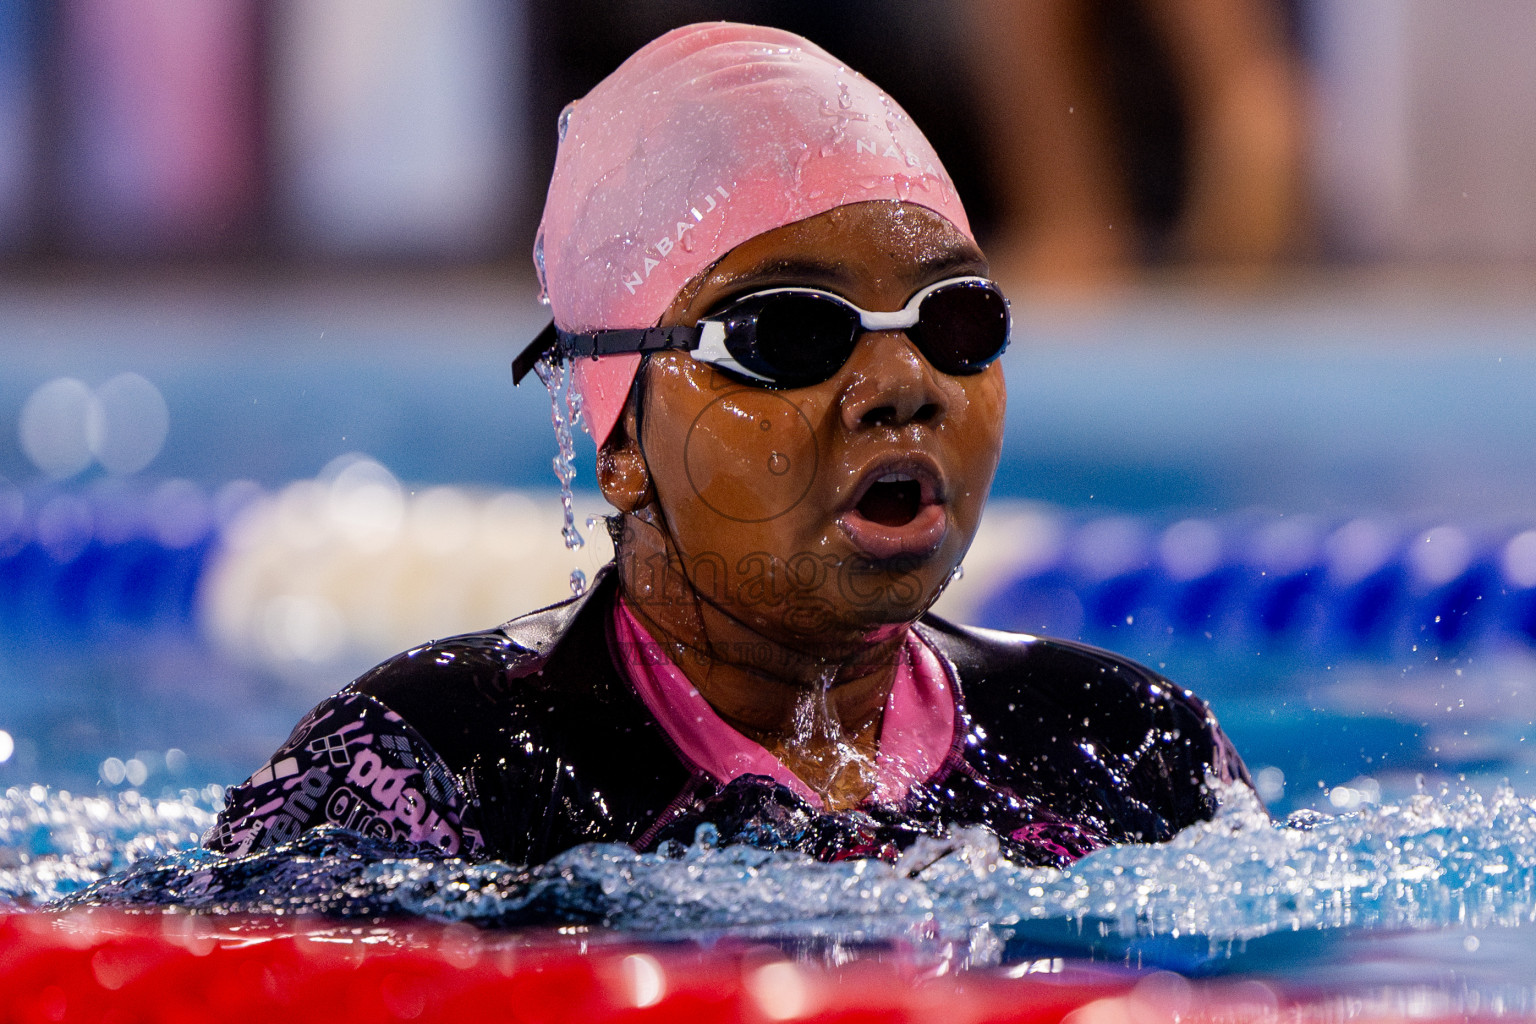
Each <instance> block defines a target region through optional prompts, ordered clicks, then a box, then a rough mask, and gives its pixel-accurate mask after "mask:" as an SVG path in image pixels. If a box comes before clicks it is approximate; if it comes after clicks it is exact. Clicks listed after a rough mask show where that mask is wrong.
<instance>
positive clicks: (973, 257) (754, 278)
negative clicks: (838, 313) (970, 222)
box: [730, 249, 987, 294]
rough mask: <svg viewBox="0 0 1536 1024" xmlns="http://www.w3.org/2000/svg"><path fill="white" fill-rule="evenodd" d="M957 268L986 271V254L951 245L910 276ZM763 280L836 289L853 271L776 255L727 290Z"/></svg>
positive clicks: (931, 276)
mask: <svg viewBox="0 0 1536 1024" xmlns="http://www.w3.org/2000/svg"><path fill="white" fill-rule="evenodd" d="M956 270H965V271H970V272H973V273H980V274H985V273H986V272H987V261H986V258H985V257H984V256H982V255H981V253H980V252H977V251H974V250H972V251H969V252H967V251H966V250H964V249H951V250H949V251H948V252H943V253H937V254H935V255H934V256H933V257H931V258H927V259H923V260H920V261H919V262H918V272H917V273H916V274H914V275H913V278H914V280H916V281H921V282H923V283H927V282H929V281H938V280H942V279H943V278H945V277H947V276H953V274H952V272H953V271H956ZM764 280H772V281H773V282H774V283H775V284H785V285H822V286H831V287H832V288H833V289H834V290H835V288H836V286H839V285H847V284H850V283H852V281H853V274H852V273H851V272H850V271H849V269H848V265H847V264H846V263H843V262H842V261H840V260H839V261H836V262H831V261H824V260H819V259H799V258H794V257H777V258H773V259H768V260H764V261H763V262H762V263H760V264H758V265H757V266H755V267H750V268H748V269H747V270H744V271H742V272H741V273H740V274H737V275H736V276H735V279H734V281H733V282H732V287H731V289H730V290H731V292H733V293H737V294H739V293H740V292H741V291H743V290H749V289H751V288H753V287H757V286H758V285H759V284H760V283H761V282H763V281H764ZM919 286H920V285H919Z"/></svg>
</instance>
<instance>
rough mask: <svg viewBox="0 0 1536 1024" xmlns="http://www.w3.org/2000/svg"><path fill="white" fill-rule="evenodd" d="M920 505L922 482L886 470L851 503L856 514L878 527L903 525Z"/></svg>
mask: <svg viewBox="0 0 1536 1024" xmlns="http://www.w3.org/2000/svg"><path fill="white" fill-rule="evenodd" d="M922 507H923V485H922V484H920V483H918V481H917V479H916V478H914V477H911V476H908V475H907V474H905V473H887V474H885V476H882V477H881V478H880V479H878V480H876V481H875V482H874V483H872V484H870V485H869V490H867V491H865V492H864V497H862V498H860V499H859V503H858V504H857V505H855V506H854V508H856V509H857V510H858V512H859V515H861V516H863V517H864V518H865V519H868V520H869V521H870V522H872V523H879V524H880V525H881V526H906V525H907V524H908V523H910V522H911V521H912V520H914V519H916V518H917V514H918V512H920V511H921V510H922Z"/></svg>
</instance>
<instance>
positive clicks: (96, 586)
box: [0, 480, 1536, 659]
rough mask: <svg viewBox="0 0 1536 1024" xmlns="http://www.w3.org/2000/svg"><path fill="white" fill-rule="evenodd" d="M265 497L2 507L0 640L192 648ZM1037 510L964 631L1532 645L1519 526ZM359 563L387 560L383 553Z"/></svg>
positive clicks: (170, 489) (1328, 644)
mask: <svg viewBox="0 0 1536 1024" xmlns="http://www.w3.org/2000/svg"><path fill="white" fill-rule="evenodd" d="M448 490H451V489H444V488H437V489H435V491H434V493H435V494H436V495H437V497H438V498H439V499H441V498H442V496H443V494H444V492H446V491H448ZM264 497H267V495H264V494H263V492H261V491H259V490H258V489H256V488H255V487H254V486H253V485H249V484H235V485H230V486H228V487H226V488H223V489H222V490H221V491H218V492H208V491H206V490H204V489H201V488H199V487H197V486H195V485H193V484H190V483H187V482H186V481H180V480H173V481H166V482H160V483H135V484H132V485H127V484H117V485H114V486H100V487H96V488H83V489H66V488H60V487H50V488H34V489H31V490H27V491H22V490H18V489H14V488H11V489H7V490H4V491H0V635H5V636H9V637H12V638H15V639H27V638H34V639H35V638H38V637H43V636H64V637H68V636H86V635H104V636H111V635H114V634H120V633H123V632H125V631H126V632H144V631H170V632H180V633H188V634H196V633H198V632H200V631H202V630H203V629H204V627H205V625H206V623H205V622H204V621H203V620H204V618H205V617H206V612H205V610H204V608H203V605H202V602H201V598H202V596H203V593H204V590H205V588H206V587H207V585H208V583H209V580H210V578H211V577H212V576H213V575H214V574H215V573H217V572H218V571H219V567H220V565H221V564H222V563H221V560H223V559H225V558H226V557H227V555H228V552H229V549H230V545H229V543H228V542H229V539H230V536H231V534H232V532H234V531H237V530H238V529H239V528H240V524H241V517H242V515H244V514H245V512H246V511H248V510H250V509H251V508H254V507H256V506H259V505H260V504H261V501H262V499H263V498H264ZM504 498H505V500H504V502H503V503H504V504H505V503H506V502H509V501H511V500H513V499H514V498H516V500H519V501H527V500H528V499H525V498H523V497H521V496H515V495H510V494H509V495H507V496H504ZM467 500H469V499H466V501H467ZM476 500H478V501H480V502H482V503H484V502H486V501H487V500H490V499H487V498H486V497H485V496H484V495H483V494H481V495H480V496H479V497H478V498H477V499H476ZM533 500H534V503H535V504H537V500H536V499H533ZM477 507H478V506H477ZM1031 511H1032V519H1033V521H1034V522H1035V523H1036V524H1037V526H1038V528H1039V529H1041V530H1042V532H1043V533H1046V534H1049V535H1050V540H1049V542H1048V543H1041V544H1035V545H1034V546H1033V547H1032V548H1031V551H1030V555H1029V557H1027V558H1023V557H1020V556H1018V555H1017V554H1015V553H1011V552H1010V550H1005V549H1004V548H1003V547H1002V546H1000V545H999V544H997V543H996V540H995V538H990V539H989V537H988V535H987V533H986V531H985V530H984V531H983V533H982V535H981V536H980V537H979V538H978V540H977V543H976V546H975V547H974V548H973V550H972V553H971V556H970V562H971V563H972V564H973V565H975V564H985V565H987V566H988V573H987V583H986V585H985V588H984V590H982V591H981V592H979V593H977V592H974V590H973V592H972V593H970V594H969V596H968V597H967V600H966V603H967V605H968V607H967V617H968V618H970V619H971V620H972V621H975V622H977V623H978V624H981V625H986V626H991V627H994V628H1000V629H1014V630H1020V631H1023V632H1033V633H1043V634H1050V635H1058V636H1068V637H1081V638H1083V639H1085V640H1088V641H1090V642H1098V643H1104V644H1108V645H1111V646H1114V645H1119V646H1121V647H1125V646H1126V645H1127V644H1133V645H1135V646H1136V647H1137V648H1138V649H1139V650H1156V649H1157V648H1158V646H1159V645H1160V644H1165V643H1167V644H1171V643H1180V642H1187V641H1189V640H1205V641H1208V642H1209V643H1210V644H1212V645H1215V646H1216V647H1218V648H1222V647H1226V648H1231V649H1233V650H1241V649H1243V648H1246V647H1254V648H1256V649H1266V650H1274V649H1277V648H1280V647H1286V648H1294V649H1306V650H1314V651H1317V652H1319V653H1322V654H1325V655H1337V656H1352V657H1362V658H1377V659H1379V658H1392V657H1401V656H1405V655H1411V654H1414V653H1418V652H1424V653H1430V654H1446V653H1455V652H1458V651H1461V650H1465V649H1468V648H1470V647H1473V646H1476V645H1483V644H1506V645H1508V644H1515V645H1521V646H1527V647H1536V529H1530V528H1527V527H1526V526H1525V525H1523V524H1515V525H1504V526H1501V527H1488V526H1482V525H1462V524H1454V523H1450V524H1447V523H1430V524H1426V523H1411V522H1403V521H1391V520H1386V519H1380V520H1376V519H1369V518H1357V519H1352V520H1343V521H1330V520H1325V519H1321V518H1318V517H1309V516H1294V517H1288V516H1278V515H1261V514H1252V513H1241V514H1234V515H1230V516H1226V517H1221V518H1211V519H1183V520H1177V521H1168V520H1166V519H1157V518H1154V517H1147V516H1142V517H1130V516H1099V517H1090V516H1085V515H1082V514H1080V513H1074V512H1071V511H1066V510H1057V509H1041V508H1038V507H1034V508H1032V510H1031ZM284 514H285V515H291V510H290V512H285V513H284ZM317 514H320V513H317ZM1040 524H1043V525H1040ZM550 540H551V545H550V546H551V547H553V546H554V544H553V540H554V538H553V537H551V538H550ZM373 557H375V558H377V559H386V560H387V559H388V558H389V557H391V553H390V551H389V550H388V546H387V545H385V546H384V547H381V548H379V549H378V550H377V551H376V552H375V554H374V556H373ZM556 560H557V561H558V559H556ZM278 561H281V559H278ZM541 561H548V559H542V560H541ZM305 568H306V566H303V565H295V567H294V571H295V572H296V573H297V572H300V571H303V570H304V569H305ZM543 568H544V567H543V566H542V564H541V566H540V571H542V570H543ZM515 610H516V609H510V610H509V613H510V611H515ZM483 625H484V623H482V622H479V621H475V622H466V623H465V624H464V628H466V629H468V628H474V627H482V626H483Z"/></svg>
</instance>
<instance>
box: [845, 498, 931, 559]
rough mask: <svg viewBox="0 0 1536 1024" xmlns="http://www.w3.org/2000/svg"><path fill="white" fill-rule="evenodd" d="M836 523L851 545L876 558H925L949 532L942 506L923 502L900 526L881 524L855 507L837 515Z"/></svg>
mask: <svg viewBox="0 0 1536 1024" xmlns="http://www.w3.org/2000/svg"><path fill="white" fill-rule="evenodd" d="M837 524H838V525H839V526H841V527H842V528H843V532H844V533H846V534H847V535H848V539H849V540H851V541H853V544H854V547H856V548H858V549H859V550H860V551H862V552H863V553H864V554H866V555H868V556H869V557H870V558H873V559H875V560H876V561H885V560H887V559H891V558H903V557H905V558H927V557H928V556H929V555H931V554H933V553H934V552H935V551H937V550H939V545H940V544H942V543H944V535H945V534H946V533H947V532H949V516H948V515H946V514H945V512H944V506H943V505H924V506H922V508H920V509H919V510H918V513H917V515H916V516H914V517H913V518H912V520H911V521H910V522H907V523H903V524H902V525H901V526H884V525H882V524H880V523H877V522H874V521H873V520H870V519H865V518H864V517H863V516H861V515H860V514H859V513H858V510H856V509H855V510H854V511H852V512H845V513H844V514H843V515H842V516H840V517H838V520H837Z"/></svg>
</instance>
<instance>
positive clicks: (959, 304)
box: [907, 281, 1008, 376]
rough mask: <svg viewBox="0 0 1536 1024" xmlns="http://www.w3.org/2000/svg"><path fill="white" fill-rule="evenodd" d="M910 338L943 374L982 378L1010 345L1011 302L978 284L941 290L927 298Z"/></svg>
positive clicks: (996, 291) (985, 285) (970, 283)
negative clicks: (978, 375) (984, 372)
mask: <svg viewBox="0 0 1536 1024" xmlns="http://www.w3.org/2000/svg"><path fill="white" fill-rule="evenodd" d="M907 337H909V338H911V339H912V341H913V342H914V343H916V345H917V347H918V348H919V349H920V350H921V351H922V353H923V355H924V356H926V357H927V359H928V362H930V363H931V364H933V368H934V369H936V370H938V371H940V372H941V373H947V374H950V375H951V376H963V375H965V374H970V373H979V372H980V371H981V370H983V369H985V368H986V367H987V366H988V365H989V364H990V363H991V362H992V361H993V360H994V359H996V358H997V357H998V356H999V355H1001V354H1002V352H1003V349H1004V348H1006V347H1007V345H1008V302H1007V300H1005V299H1004V298H1003V295H1002V293H1001V292H999V291H998V290H997V289H996V288H995V287H993V286H991V285H987V284H983V283H981V282H979V281H971V282H964V283H960V284H954V285H950V286H948V287H946V288H939V289H937V290H936V291H933V292H931V293H929V295H928V296H927V297H926V298H924V299H923V305H922V307H921V312H920V314H919V316H918V321H917V324H916V326H914V327H910V328H908V329H907Z"/></svg>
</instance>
